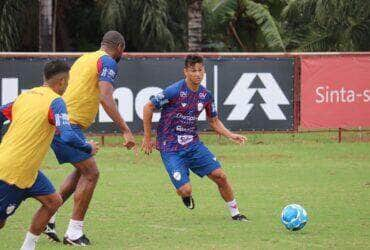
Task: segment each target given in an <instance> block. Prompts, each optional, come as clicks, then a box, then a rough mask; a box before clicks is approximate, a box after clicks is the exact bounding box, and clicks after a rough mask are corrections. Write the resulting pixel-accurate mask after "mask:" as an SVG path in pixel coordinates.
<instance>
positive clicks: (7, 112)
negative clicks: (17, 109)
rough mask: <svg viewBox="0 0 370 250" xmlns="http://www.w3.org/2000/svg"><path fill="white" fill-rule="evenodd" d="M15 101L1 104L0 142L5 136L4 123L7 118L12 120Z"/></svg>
mask: <svg viewBox="0 0 370 250" xmlns="http://www.w3.org/2000/svg"><path fill="white" fill-rule="evenodd" d="M12 107H13V102H11V103H8V104H5V105H3V106H0V142H1V139H2V136H3V132H2V130H3V124H4V122H5V121H7V120H10V121H11V120H12Z"/></svg>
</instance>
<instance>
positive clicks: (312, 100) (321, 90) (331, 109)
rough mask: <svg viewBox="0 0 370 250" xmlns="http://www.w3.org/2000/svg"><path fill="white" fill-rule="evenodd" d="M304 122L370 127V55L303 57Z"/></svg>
mask: <svg viewBox="0 0 370 250" xmlns="http://www.w3.org/2000/svg"><path fill="white" fill-rule="evenodd" d="M301 62H302V67H301V70H302V71H301V73H302V74H301V84H302V85H301V126H302V127H303V128H308V129H315V128H354V127H360V126H361V127H370V56H337V57H303V58H302V61H301Z"/></svg>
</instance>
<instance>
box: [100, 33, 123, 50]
mask: <svg viewBox="0 0 370 250" xmlns="http://www.w3.org/2000/svg"><path fill="white" fill-rule="evenodd" d="M101 45H106V46H108V47H112V46H114V47H116V46H118V45H122V47H125V38H124V37H123V36H122V34H121V33H119V32H118V31H115V30H110V31H108V32H107V33H105V34H104V36H103V39H102V40H101Z"/></svg>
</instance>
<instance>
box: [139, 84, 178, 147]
mask: <svg viewBox="0 0 370 250" xmlns="http://www.w3.org/2000/svg"><path fill="white" fill-rule="evenodd" d="M177 94H178V89H177V88H176V87H175V86H170V87H168V88H166V89H165V90H164V91H163V92H161V93H159V94H157V95H153V96H151V97H150V98H149V100H150V101H149V102H148V103H147V104H145V106H144V110H143V127H144V138H143V143H142V145H141V150H142V151H144V153H146V154H150V153H151V152H152V151H153V147H154V143H153V142H152V117H153V113H154V111H155V110H161V109H162V108H163V107H164V106H166V105H168V104H169V102H170V100H171V99H172V98H174V97H175V96H176V95H177Z"/></svg>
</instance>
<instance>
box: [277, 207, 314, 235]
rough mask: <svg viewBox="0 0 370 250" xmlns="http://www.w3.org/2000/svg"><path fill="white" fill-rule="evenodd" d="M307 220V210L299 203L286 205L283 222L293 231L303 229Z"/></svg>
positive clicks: (282, 216) (282, 215)
mask: <svg viewBox="0 0 370 250" xmlns="http://www.w3.org/2000/svg"><path fill="white" fill-rule="evenodd" d="M307 221H308V216H307V212H306V210H304V208H303V207H302V206H300V205H297V204H290V205H288V206H286V207H284V209H283V211H282V213H281V222H282V223H283V224H284V226H285V227H286V228H287V229H288V230H291V231H298V230H301V229H302V228H303V227H304V226H305V225H306V223H307Z"/></svg>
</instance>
